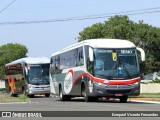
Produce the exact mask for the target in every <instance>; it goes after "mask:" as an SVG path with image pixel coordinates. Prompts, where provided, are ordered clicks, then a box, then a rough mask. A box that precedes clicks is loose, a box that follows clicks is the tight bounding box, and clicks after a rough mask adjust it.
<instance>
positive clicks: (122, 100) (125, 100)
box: [119, 96, 128, 103]
mask: <svg viewBox="0 0 160 120" xmlns="http://www.w3.org/2000/svg"><path fill="white" fill-rule="evenodd" d="M119 100H120V103H126V102H127V100H128V96H121V97H119Z"/></svg>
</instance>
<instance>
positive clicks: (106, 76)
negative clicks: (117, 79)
mask: <svg viewBox="0 0 160 120" xmlns="http://www.w3.org/2000/svg"><path fill="white" fill-rule="evenodd" d="M95 75H99V76H103V77H105V78H107V79H108V76H107V75H102V74H97V73H96V74H95Z"/></svg>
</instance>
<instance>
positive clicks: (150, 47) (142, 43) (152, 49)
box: [78, 16, 160, 73]
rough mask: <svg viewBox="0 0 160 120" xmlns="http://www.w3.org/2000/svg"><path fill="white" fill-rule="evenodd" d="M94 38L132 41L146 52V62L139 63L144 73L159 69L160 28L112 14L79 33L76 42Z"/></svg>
mask: <svg viewBox="0 0 160 120" xmlns="http://www.w3.org/2000/svg"><path fill="white" fill-rule="evenodd" d="M94 38H115V39H126V40H130V41H132V42H133V43H134V44H135V45H136V46H138V47H141V48H143V49H144V50H145V53H146V62H145V63H144V64H141V66H142V70H143V72H144V73H148V72H154V71H159V70H160V28H157V27H153V26H151V25H148V24H145V23H143V21H139V22H138V23H135V22H134V21H132V20H130V19H129V17H128V16H114V17H111V18H109V19H108V20H107V21H105V22H104V23H96V24H93V25H92V26H90V27H87V28H84V30H83V31H81V32H80V33H79V36H78V42H80V41H83V40H85V39H94Z"/></svg>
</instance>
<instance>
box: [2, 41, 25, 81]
mask: <svg viewBox="0 0 160 120" xmlns="http://www.w3.org/2000/svg"><path fill="white" fill-rule="evenodd" d="M27 52H28V49H27V48H26V46H24V45H21V44H17V43H16V44H13V43H8V44H6V45H2V46H0V79H2V77H3V75H4V68H5V64H6V63H9V62H11V61H14V60H17V59H19V58H23V57H26V53H27Z"/></svg>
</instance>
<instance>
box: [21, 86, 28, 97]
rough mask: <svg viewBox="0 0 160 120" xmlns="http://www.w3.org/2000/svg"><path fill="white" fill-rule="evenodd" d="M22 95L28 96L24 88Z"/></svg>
mask: <svg viewBox="0 0 160 120" xmlns="http://www.w3.org/2000/svg"><path fill="white" fill-rule="evenodd" d="M22 94H23V95H27V93H26V90H25V88H24V87H23V88H22Z"/></svg>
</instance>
